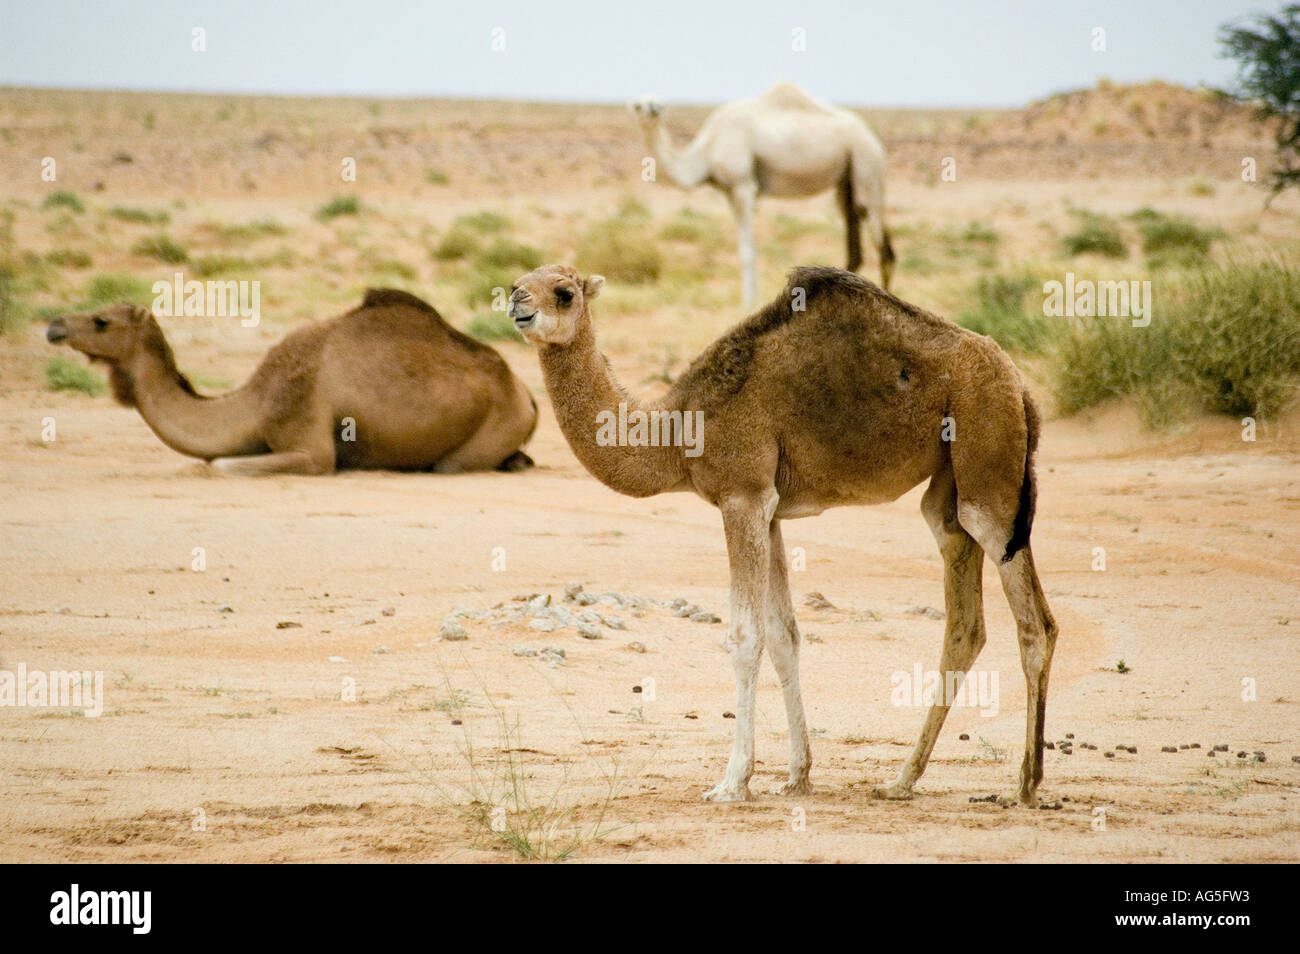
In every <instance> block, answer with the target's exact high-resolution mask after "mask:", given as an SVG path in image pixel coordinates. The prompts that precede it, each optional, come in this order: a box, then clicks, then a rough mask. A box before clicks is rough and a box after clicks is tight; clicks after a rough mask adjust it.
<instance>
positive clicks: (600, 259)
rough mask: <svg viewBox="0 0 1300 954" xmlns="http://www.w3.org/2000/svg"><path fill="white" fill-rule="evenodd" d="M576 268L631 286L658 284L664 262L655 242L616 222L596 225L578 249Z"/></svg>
mask: <svg viewBox="0 0 1300 954" xmlns="http://www.w3.org/2000/svg"><path fill="white" fill-rule="evenodd" d="M577 263H578V267H579V268H580V269H581V270H582V271H583V272H584V273H586V274H592V273H598V274H601V275H604V276H605V277H606V278H609V279H612V280H614V281H620V282H627V283H628V284H630V285H638V284H643V283H650V282H655V281H658V280H659V275H660V273H661V272H662V271H663V267H664V258H663V253H662V252H661V251H660V250H659V246H658V244H657V243H656V242H655V241H654V239H652V238H650V237H649V236H648V235H646V234H645V232H644V231H643V230H640V229H635V228H629V227H628V226H627V224H626V223H624V222H622V221H619V220H617V219H612V220H609V221H606V222H597V223H596V224H595V225H593V226H592V227H591V228H590V229H588V231H587V234H586V235H585V236H583V239H582V242H581V243H580V244H579V245H578V254H577Z"/></svg>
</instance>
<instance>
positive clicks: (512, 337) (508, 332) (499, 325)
mask: <svg viewBox="0 0 1300 954" xmlns="http://www.w3.org/2000/svg"><path fill="white" fill-rule="evenodd" d="M465 333H466V334H467V335H470V336H471V337H474V338H477V339H478V340H479V341H523V340H524V339H523V336H522V335H520V334H519V331H518V330H517V329H516V328H515V323H514V321H513V320H512V319H511V318H510V316H509V315H507V314H506V313H505V312H504V311H489V312H486V313H484V314H479V315H475V316H474V317H473V318H471V319H470V320H469V324H467V325H466V326H465Z"/></svg>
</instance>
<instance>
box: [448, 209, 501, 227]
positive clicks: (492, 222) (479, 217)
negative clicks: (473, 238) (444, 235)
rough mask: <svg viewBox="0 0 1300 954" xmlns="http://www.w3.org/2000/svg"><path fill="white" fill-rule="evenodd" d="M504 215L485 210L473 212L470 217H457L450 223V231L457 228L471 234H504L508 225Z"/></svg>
mask: <svg viewBox="0 0 1300 954" xmlns="http://www.w3.org/2000/svg"><path fill="white" fill-rule="evenodd" d="M509 224H510V223H509V221H507V219H506V217H505V216H504V215H499V214H498V213H496V212H489V211H487V210H486V209H485V210H484V211H482V212H475V213H473V214H471V215H462V216H459V217H458V218H457V219H456V220H455V221H453V222H452V223H451V227H452V230H453V231H454V230H455V229H457V228H462V229H469V230H470V231H472V232H483V233H491V232H504V231H505V230H506V227H507V226H508V225H509Z"/></svg>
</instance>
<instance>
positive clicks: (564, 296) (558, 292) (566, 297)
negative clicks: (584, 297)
mask: <svg viewBox="0 0 1300 954" xmlns="http://www.w3.org/2000/svg"><path fill="white" fill-rule="evenodd" d="M555 300H556V301H558V302H559V303H560V304H561V305H568V304H570V303H571V302H572V301H573V289H572V288H557V289H555Z"/></svg>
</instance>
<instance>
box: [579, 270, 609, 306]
mask: <svg viewBox="0 0 1300 954" xmlns="http://www.w3.org/2000/svg"><path fill="white" fill-rule="evenodd" d="M604 287H605V276H604V275H588V276H587V278H586V280H585V281H584V282H583V283H582V297H583V298H585V299H586V300H587V301H591V300H592V299H593V298H595V297H596V296H597V295H599V294H600V290H601V289H602V288H604Z"/></svg>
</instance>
